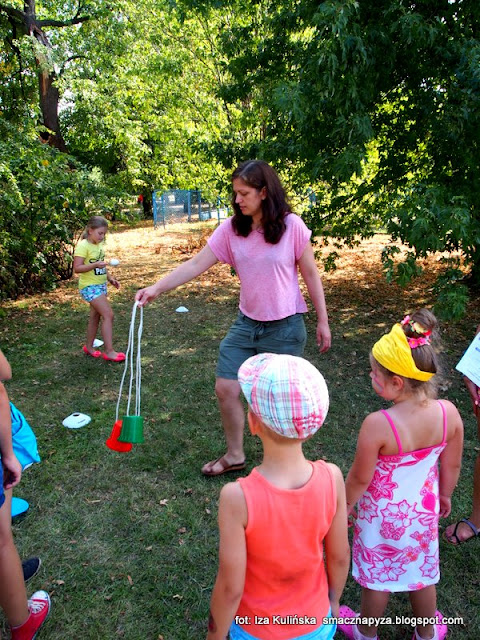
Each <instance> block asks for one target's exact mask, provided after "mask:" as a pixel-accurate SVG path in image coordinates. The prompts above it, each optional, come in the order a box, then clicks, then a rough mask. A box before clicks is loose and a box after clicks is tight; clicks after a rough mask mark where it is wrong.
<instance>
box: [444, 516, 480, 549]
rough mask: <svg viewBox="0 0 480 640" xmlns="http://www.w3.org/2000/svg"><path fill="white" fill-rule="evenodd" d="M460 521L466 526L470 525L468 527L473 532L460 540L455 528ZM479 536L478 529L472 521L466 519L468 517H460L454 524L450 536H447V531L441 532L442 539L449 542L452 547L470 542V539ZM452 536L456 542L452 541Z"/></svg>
mask: <svg viewBox="0 0 480 640" xmlns="http://www.w3.org/2000/svg"><path fill="white" fill-rule="evenodd" d="M462 523H463V524H466V525H467V526H468V527H470V529H471V530H472V533H473V536H469V537H468V538H465V540H460V538H459V537H458V535H457V529H458V527H459V526H460V525H461V524H462ZM479 536H480V531H479V530H478V529H477V527H476V526H475V525H474V524H473V522H470V520H468V518H462V519H461V520H459V521H458V522H457V523H456V524H455V528H454V530H453V531H452V534H451V535H450V536H447V532H446V531H444V532H443V538H444V540H446V541H447V542H448V543H449V544H451V545H453V546H454V547H458V546H459V545H461V544H466V543H467V542H470V540H474V539H475V538H478V537H479ZM452 538H453V539H455V540H456V542H452Z"/></svg>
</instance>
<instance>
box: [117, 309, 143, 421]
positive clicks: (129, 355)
mask: <svg viewBox="0 0 480 640" xmlns="http://www.w3.org/2000/svg"><path fill="white" fill-rule="evenodd" d="M137 307H138V308H140V321H139V324H138V331H137V356H136V360H135V413H134V415H135V416H139V415H140V397H141V396H140V393H141V387H142V362H141V354H140V347H141V340H142V331H143V307H139V304H138V302H135V304H134V305H133V309H132V317H131V320H130V329H129V332H128V346H127V352H126V355H125V368H124V370H123V375H122V380H121V382H120V390H119V392H118V400H117V408H116V411H115V421H117V420H118V414H119V409H120V401H121V399H122V390H123V383H124V381H125V377H126V375H127V370H128V366H129V364H130V383H129V386H128V400H127V413H126V415H127V416H129V415H130V402H131V399H132V387H133V378H134V373H133V372H134V366H133V365H134V361H133V353H134V350H135V317H136V315H137ZM129 360H130V361H129Z"/></svg>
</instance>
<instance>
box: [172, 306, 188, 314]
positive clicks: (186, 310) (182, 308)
mask: <svg viewBox="0 0 480 640" xmlns="http://www.w3.org/2000/svg"><path fill="white" fill-rule="evenodd" d="M175 311H176V312H177V313H188V309H187V307H178V308H177V309H175Z"/></svg>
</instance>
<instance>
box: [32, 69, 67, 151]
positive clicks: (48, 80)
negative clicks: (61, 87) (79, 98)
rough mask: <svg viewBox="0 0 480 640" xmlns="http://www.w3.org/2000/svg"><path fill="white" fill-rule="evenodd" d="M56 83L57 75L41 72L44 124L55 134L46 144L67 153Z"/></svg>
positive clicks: (39, 74) (39, 82)
mask: <svg viewBox="0 0 480 640" xmlns="http://www.w3.org/2000/svg"><path fill="white" fill-rule="evenodd" d="M37 62H38V60H37ZM54 82H55V73H53V72H48V71H39V73H38V86H39V91H40V108H41V110H42V116H43V124H44V125H45V126H46V127H47V128H48V129H50V130H51V131H53V133H51V134H50V135H49V136H48V138H47V139H46V142H48V144H49V145H50V146H52V147H55V148H56V149H59V150H60V151H63V152H65V153H66V151H67V147H66V145H65V141H64V139H63V136H62V133H61V131H60V123H59V121H58V101H59V92H58V89H57V87H56V86H55V84H54Z"/></svg>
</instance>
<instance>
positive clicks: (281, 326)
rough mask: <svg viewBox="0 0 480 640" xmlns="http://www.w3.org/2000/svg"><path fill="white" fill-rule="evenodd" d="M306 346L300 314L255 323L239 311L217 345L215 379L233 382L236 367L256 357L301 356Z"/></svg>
mask: <svg viewBox="0 0 480 640" xmlns="http://www.w3.org/2000/svg"><path fill="white" fill-rule="evenodd" d="M306 342H307V331H306V329H305V321H304V319H303V313H296V314H295V315H293V316H288V318H283V319H282V320H272V321H271V322H259V321H258V320H252V319H251V318H247V316H246V315H244V314H243V313H242V312H241V311H239V313H238V316H237V319H236V320H235V322H234V323H233V325H232V326H231V327H230V329H229V331H228V333H227V335H226V336H225V338H224V339H223V340H222V341H221V343H220V353H219V356H218V362H217V371H216V375H217V378H226V379H227V380H236V379H237V375H238V370H239V369H240V365H241V364H243V363H244V362H245V360H246V359H247V358H250V356H254V355H256V354H257V353H288V354H290V355H292V356H302V355H303V350H304V349H305V344H306Z"/></svg>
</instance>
